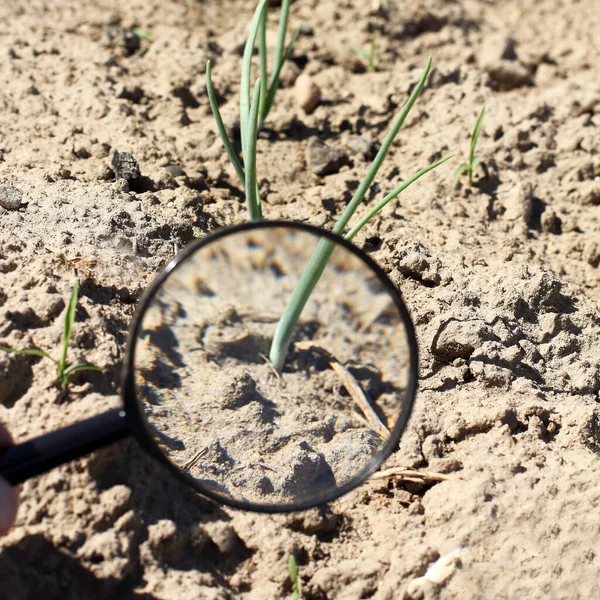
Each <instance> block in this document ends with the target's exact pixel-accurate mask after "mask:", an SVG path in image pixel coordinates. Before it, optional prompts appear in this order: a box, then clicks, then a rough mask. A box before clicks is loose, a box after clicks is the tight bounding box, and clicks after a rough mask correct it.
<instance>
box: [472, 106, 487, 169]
mask: <svg viewBox="0 0 600 600" xmlns="http://www.w3.org/2000/svg"><path fill="white" fill-rule="evenodd" d="M484 118H485V106H484V107H483V108H482V109H481V112H480V113H479V117H478V118H477V123H475V129H473V133H472V135H471V145H470V147H469V163H471V165H472V164H473V157H474V155H475V148H476V147H477V140H478V139H479V134H480V133H481V128H482V127H483V119H484ZM471 168H472V167H471Z"/></svg>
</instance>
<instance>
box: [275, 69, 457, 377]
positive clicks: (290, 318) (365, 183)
mask: <svg viewBox="0 0 600 600" xmlns="http://www.w3.org/2000/svg"><path fill="white" fill-rule="evenodd" d="M430 69H431V58H430V59H429V60H428V62H427V66H426V68H425V71H424V73H423V75H422V76H421V79H420V80H419V82H418V83H417V85H416V86H415V88H414V89H413V91H412V93H411V95H410V97H409V98H408V100H407V102H406V104H405V105H404V107H403V108H402V110H401V111H400V114H399V115H398V117H397V119H396V121H395V122H394V124H393V126H392V128H391V129H390V131H389V133H388V134H387V136H386V138H385V140H384V141H383V144H382V145H381V148H380V150H379V152H378V153H377V156H376V157H375V159H374V160H373V163H372V164H371V166H370V167H369V169H368V170H367V174H366V175H365V178H364V179H363V180H362V182H361V184H360V185H359V186H358V189H357V190H356V193H355V194H354V197H353V198H352V199H351V200H350V202H349V203H348V205H347V206H346V208H345V210H344V212H343V213H342V215H341V216H340V218H339V219H338V221H337V223H336V224H335V226H334V228H333V233H336V234H337V235H342V236H344V232H345V230H346V227H347V225H348V222H349V221H350V219H351V218H352V216H353V215H354V213H355V212H356V209H357V208H358V206H359V205H360V203H361V202H362V200H363V199H364V197H365V194H366V193H367V191H368V190H369V188H370V187H371V184H372V183H373V180H374V179H375V176H376V175H377V172H378V170H379V168H380V167H381V164H382V163H383V160H384V159H385V157H386V155H387V153H388V151H389V149H390V147H391V145H392V142H393V141H394V139H395V137H396V135H397V134H398V131H399V130H400V128H401V127H402V125H403V123H404V121H405V120H406V117H407V116H408V113H409V112H410V109H411V108H412V107H413V105H414V103H415V102H416V100H417V98H418V96H419V94H420V93H421V90H422V89H423V86H424V85H425V81H426V80H427V76H428V74H429V71H430ZM452 156H454V155H450V156H446V157H445V158H442V159H441V160H438V161H436V162H435V163H433V164H431V165H429V166H427V167H425V168H423V169H421V170H420V171H418V172H417V173H415V174H414V175H413V176H412V177H410V178H409V179H407V180H406V181H404V182H403V183H402V184H401V185H400V186H399V187H398V188H396V189H395V190H393V191H392V192H390V193H389V194H388V195H387V196H385V197H384V198H383V199H382V200H381V201H380V202H379V203H377V204H376V205H375V207H374V208H373V209H371V210H370V211H369V212H368V213H367V214H366V215H365V216H364V217H363V218H362V219H361V220H360V221H359V222H358V223H357V224H356V225H355V226H354V227H353V228H352V229H350V231H349V232H348V233H346V234H345V237H346V238H347V239H349V240H351V239H352V238H353V237H354V236H355V235H356V234H357V233H358V231H360V229H362V227H364V225H365V224H366V223H367V222H368V221H370V220H371V219H372V218H373V217H374V216H375V215H376V214H377V213H378V212H379V211H380V210H381V209H382V208H383V207H384V206H385V205H386V204H388V202H390V201H391V200H392V199H393V198H395V197H396V196H397V195H398V194H400V192H402V191H403V190H405V189H406V188H407V187H408V186H409V185H411V184H412V183H414V182H415V181H416V180H417V179H419V178H420V177H422V176H423V175H425V174H426V173H428V172H429V171H431V170H432V169H434V168H436V167H437V166H439V165H441V164H442V163H444V162H446V161H447V160H449V159H450V158H452ZM334 249H335V244H334V242H332V241H330V240H327V239H322V240H321V241H320V242H319V243H318V244H317V248H316V249H315V252H314V254H313V255H312V257H311V259H310V261H309V263H308V266H307V267H306V269H305V271H304V273H303V274H302V276H301V277H300V280H299V282H298V284H297V285H296V288H295V289H294V291H293V292H292V295H291V297H290V299H289V301H288V304H287V306H286V307H285V310H284V312H283V315H282V317H281V319H280V320H279V323H278V324H277V328H276V330H275V335H274V336H273V341H272V342H271V349H270V352H269V360H270V361H271V363H272V364H273V366H274V367H275V369H277V371H279V372H281V369H282V368H283V363H284V361H285V357H286V355H287V351H288V348H289V345H290V342H291V339H292V334H293V332H294V328H295V325H296V322H297V321H298V319H299V318H300V315H301V313H302V310H303V309H304V306H305V304H306V302H307V301H308V299H309V298H310V295H311V293H312V291H313V289H314V288H315V286H316V285H317V283H318V282H319V279H320V278H321V275H322V274H323V272H324V271H325V267H326V266H327V262H328V261H329V258H330V257H331V255H332V253H333V251H334Z"/></svg>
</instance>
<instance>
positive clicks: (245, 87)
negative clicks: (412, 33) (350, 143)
mask: <svg viewBox="0 0 600 600" xmlns="http://www.w3.org/2000/svg"><path fill="white" fill-rule="evenodd" d="M267 7H268V0H261V1H260V2H259V4H258V5H257V7H256V10H255V11H254V16H253V18H252V23H251V25H250V34H249V37H248V39H247V41H246V45H245V48H244V56H243V59H242V74H241V83H240V134H241V141H242V152H243V156H244V167H242V165H241V163H240V161H239V159H238V156H237V155H236V153H235V151H234V149H233V145H232V144H231V141H230V140H229V137H228V135H227V132H226V130H225V127H224V125H223V120H222V118H221V115H220V112H219V107H218V104H217V100H216V95H215V91H214V88H213V85H212V78H211V65H210V62H209V63H208V65H207V67H206V87H207V92H208V97H209V101H210V105H211V108H212V111H213V114H214V116H215V121H216V124H217V129H218V131H219V135H220V136H221V139H222V141H223V144H224V146H225V150H226V151H227V155H228V156H229V159H230V160H231V162H232V164H233V167H234V169H235V171H236V173H237V175H238V177H239V180H240V183H241V184H242V185H243V186H244V190H245V193H246V205H247V208H248V213H249V215H250V219H251V220H252V221H255V222H256V221H260V220H261V219H262V208H261V199H260V194H259V189H258V182H257V175H256V140H257V135H258V130H259V129H260V127H261V125H262V122H263V121H264V118H265V117H266V115H267V114H268V112H269V110H270V108H271V105H272V103H273V99H274V96H275V92H276V91H277V87H278V85H279V73H280V71H281V67H282V65H283V63H284V62H285V60H286V58H287V57H288V56H289V55H290V53H291V51H292V47H293V44H294V42H295V41H296V38H297V36H298V33H299V29H298V30H297V31H296V33H295V34H294V36H293V37H292V41H291V43H290V44H289V45H288V46H287V48H284V46H285V37H286V29H287V20H288V12H289V0H284V1H283V2H282V7H281V18H280V22H279V31H278V38H277V46H276V52H275V70H274V71H273V73H272V74H271V78H270V80H269V79H268V72H267V71H268V65H267V60H266V18H267ZM257 37H258V46H259V69H260V79H258V80H257V82H256V84H255V86H254V91H253V94H252V97H250V79H251V75H252V54H253V52H254V47H255V43H256V38H257ZM431 62H432V60H431V58H429V60H428V61H427V66H426V67H425V71H424V72H423V75H422V76H421V78H420V80H419V82H418V83H417V84H416V86H415V87H414V88H413V90H412V92H411V94H410V96H409V98H408V100H407V101H406V104H405V105H404V106H403V107H402V109H401V111H400V113H399V115H398V116H397V118H396V120H395V121H394V122H393V124H392V127H391V129H390V131H389V132H388V134H387V136H386V138H385V139H384V141H383V143H382V145H381V148H380V149H379V152H378V153H377V155H376V156H375V159H374V160H373V163H372V164H371V166H370V167H369V169H368V170H367V173H366V175H365V177H364V179H363V180H362V182H361V183H360V185H359V186H358V189H357V190H356V193H355V194H354V196H353V197H352V199H351V200H350V202H349V203H348V205H347V206H346V208H345V209H344V211H343V212H342V214H341V216H340V218H339V219H338V221H337V223H336V224H335V226H334V227H333V230H332V231H333V233H335V234H337V235H340V236H344V237H345V238H346V239H347V240H352V239H353V238H354V236H355V235H356V234H357V233H358V232H359V231H360V230H361V229H362V228H363V227H364V226H365V225H366V224H367V223H368V222H369V221H370V220H371V219H372V218H373V217H375V215H377V214H378V213H379V212H380V211H381V210H382V209H383V207H384V206H386V205H387V204H388V203H389V202H391V200H393V199H394V198H396V197H397V196H398V194H400V193H401V192H402V191H404V190H405V189H406V188H407V187H408V186H409V185H411V184H413V183H414V182H415V181H417V179H419V178H421V177H422V176H423V175H425V174H426V173H429V171H431V170H433V169H435V168H436V167H438V166H440V165H441V164H443V163H444V162H446V161H447V160H449V159H450V158H452V157H453V156H454V155H453V154H452V155H449V156H446V157H444V158H441V159H440V160H437V161H435V162H434V163H432V164H430V165H428V166H426V167H424V168H423V169H421V170H420V171H418V172H417V173H415V174H414V175H412V176H411V177H409V178H408V179H406V180H405V181H403V182H402V183H401V184H400V185H399V186H398V187H397V188H396V189H394V190H393V191H391V192H390V193H389V194H387V195H386V196H384V197H383V198H382V199H381V200H380V201H379V202H378V203H376V204H375V206H373V207H372V208H371V209H370V210H368V211H367V213H366V214H365V215H364V216H363V217H362V218H361V219H360V220H359V221H358V222H357V223H356V224H355V225H354V226H353V227H351V228H350V229H349V230H348V231H347V228H348V224H349V222H350V220H351V219H352V217H353V216H354V213H355V212H356V210H357V208H358V207H359V205H360V204H361V202H362V201H363V200H364V197H365V195H366V193H367V192H368V190H369V188H370V187H371V185H372V183H373V181H374V179H375V177H376V176H377V172H378V171H379V168H380V167H381V164H382V163H383V160H384V159H385V157H386V155H387V154H388V152H389V149H390V147H391V145H392V143H393V141H394V139H395V138H396V136H397V134H398V132H399V131H400V128H401V127H402V125H403V124H404V121H405V120H406V117H407V116H408V113H409V112H410V110H411V108H412V107H413V105H414V104H415V102H416V100H417V98H418V97H419V94H420V93H421V91H422V89H423V87H424V85H425V82H426V80H427V77H428V75H429V71H430V69H431ZM334 249H335V243H334V242H332V241H330V240H328V239H322V240H321V241H320V242H319V243H318V244H317V247H316V249H315V252H314V253H313V256H312V257H311V259H310V261H309V263H308V265H307V267H306V269H305V271H304V273H303V274H302V276H301V277H300V280H299V282H298V284H297V285H296V288H295V289H294V291H293V293H292V295H291V297H290V299H289V301H288V303H287V305H286V307H285V310H284V312H283V314H282V316H281V318H280V320H279V322H278V324H277V327H276V330H275V334H274V336H273V340H272V342H271V348H270V352H269V360H270V361H271V363H272V364H273V366H274V367H275V369H276V370H277V371H279V372H281V370H282V368H283V365H284V362H285V357H286V355H287V351H288V348H289V346H290V342H291V339H292V335H293V332H294V328H295V325H296V322H297V321H298V319H299V318H300V315H301V314H302V310H303V309H304V306H305V305H306V302H307V301H308V299H309V298H310V295H311V294H312V291H313V289H314V288H315V286H316V285H317V283H318V282H319V279H320V278H321V275H322V274H323V272H324V270H325V268H326V266H327V263H328V261H329V259H330V257H331V255H332V253H333V251H334Z"/></svg>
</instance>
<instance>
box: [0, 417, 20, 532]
mask: <svg viewBox="0 0 600 600" xmlns="http://www.w3.org/2000/svg"><path fill="white" fill-rule="evenodd" d="M12 445H13V441H12V437H11V436H10V433H8V429H6V427H4V426H3V425H1V424H0V448H7V447H9V446H12ZM18 505H19V493H18V492H17V489H16V488H14V487H13V486H12V485H10V483H8V481H6V479H4V478H3V477H0V536H2V535H6V534H7V533H8V531H9V530H10V528H11V527H12V526H13V524H14V522H15V519H16V517H17V507H18Z"/></svg>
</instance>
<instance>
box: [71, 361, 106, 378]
mask: <svg viewBox="0 0 600 600" xmlns="http://www.w3.org/2000/svg"><path fill="white" fill-rule="evenodd" d="M80 371H95V372H96V373H104V369H103V368H102V367H97V366H96V365H92V364H91V363H79V364H77V365H71V366H69V367H67V368H66V369H65V370H64V371H63V377H64V378H65V379H68V378H69V377H70V376H71V375H73V374H74V373H78V372H80Z"/></svg>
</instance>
